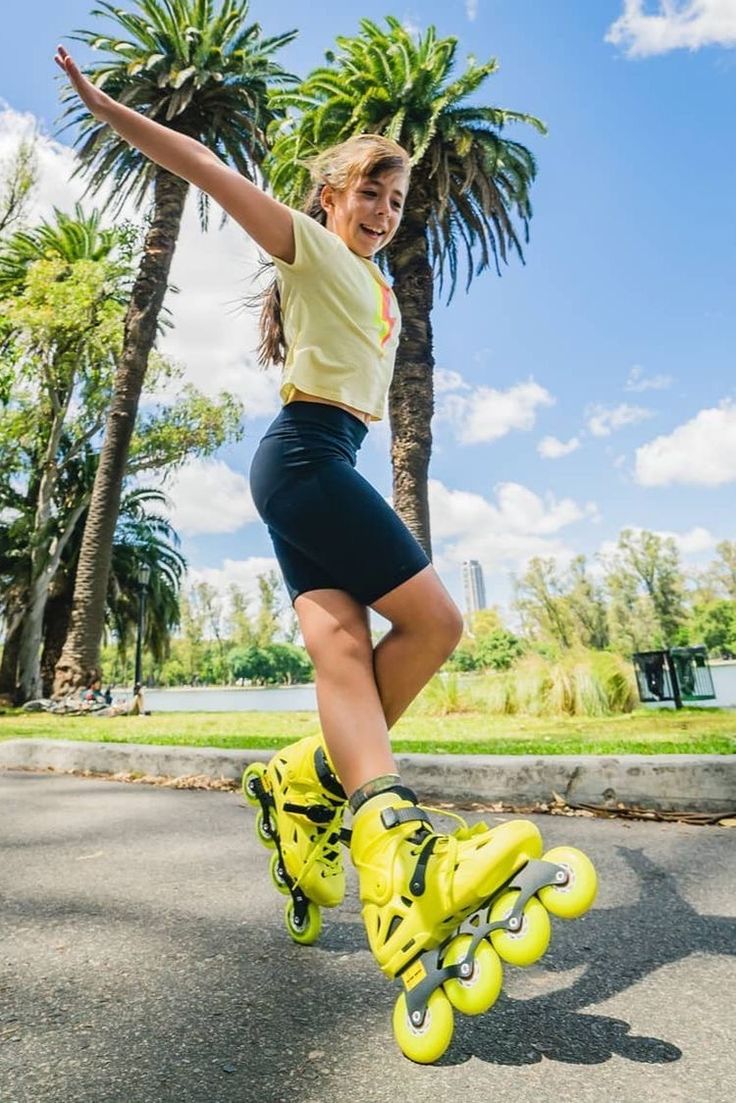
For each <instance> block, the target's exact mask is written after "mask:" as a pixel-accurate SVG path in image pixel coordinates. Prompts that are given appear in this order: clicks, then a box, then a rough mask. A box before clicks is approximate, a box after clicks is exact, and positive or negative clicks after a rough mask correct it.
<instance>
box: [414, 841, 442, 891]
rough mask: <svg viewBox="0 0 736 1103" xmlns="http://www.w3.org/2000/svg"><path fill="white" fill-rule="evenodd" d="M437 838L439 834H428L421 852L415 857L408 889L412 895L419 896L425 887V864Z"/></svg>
mask: <svg viewBox="0 0 736 1103" xmlns="http://www.w3.org/2000/svg"><path fill="white" fill-rule="evenodd" d="M438 839H439V835H430V836H429V838H428V839H427V841H426V843H425V844H424V846H423V847H422V851H421V854H420V855H419V857H418V859H417V864H416V866H415V867H414V873H413V874H412V878H411V881H410V882H409V891H410V892H411V894H412V896H421V895H422V893H423V892H424V889H425V884H426V877H427V865H428V863H429V858H430V855H431V853H432V851H433V850H434V848H435V844H436V843H437V840H438Z"/></svg>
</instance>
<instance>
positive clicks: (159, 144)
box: [54, 46, 294, 264]
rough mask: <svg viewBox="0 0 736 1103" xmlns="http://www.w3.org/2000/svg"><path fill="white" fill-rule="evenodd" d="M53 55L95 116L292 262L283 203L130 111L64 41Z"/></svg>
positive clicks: (204, 149) (290, 225) (288, 216)
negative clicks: (99, 83)
mask: <svg viewBox="0 0 736 1103" xmlns="http://www.w3.org/2000/svg"><path fill="white" fill-rule="evenodd" d="M54 60H55V62H56V64H57V65H58V66H59V67H60V68H61V69H63V70H64V72H65V73H66V75H67V76H68V78H69V80H70V82H71V84H72V86H73V87H74V89H75V91H76V92H77V94H78V95H79V98H80V99H81V100H82V101H83V102H84V103H85V105H86V106H87V108H88V110H89V111H90V112H91V114H92V115H94V117H95V118H96V119H99V120H100V122H103V123H107V124H108V126H111V127H112V128H113V130H115V131H116V132H117V133H118V134H119V135H120V137H121V138H124V139H125V141H126V142H129V143H130V145H132V146H135V148H136V149H139V150H140V151H141V153H143V154H144V155H145V156H146V157H149V158H150V159H151V160H152V161H155V162H156V164H157V165H161V167H162V168H165V169H167V171H168V172H171V173H174V175H175V176H181V177H182V179H184V180H188V181H189V183H190V184H194V185H195V186H196V187H198V188H201V189H202V191H204V192H207V194H208V195H211V196H212V198H213V199H214V200H215V201H216V202H217V203H219V204H220V206H221V207H222V208H223V209H224V210H226V211H227V213H228V214H229V215H231V216H232V218H234V219H235V221H236V222H238V223H240V225H241V226H242V227H243V229H244V230H245V231H246V233H248V234H249V235H250V236H251V237H252V238H253V240H254V241H255V242H256V243H257V244H258V245H260V246H261V248H262V249H264V250H265V251H266V252H267V253H269V254H270V255H271V256H273V257H278V258H279V259H280V260H284V261H286V262H287V264H291V263H292V262H293V260H294V224H293V220H292V217H291V211H290V209H289V208H288V207H287V206H286V205H285V204H284V203H279V201H278V200H277V199H274V198H273V197H272V196H270V195H267V194H266V193H265V192H264V191H261V189H260V188H259V187H257V186H256V185H255V184H252V183H251V182H250V180H246V179H245V177H244V176H241V175H240V173H239V172H234V171H233V169H231V168H229V167H228V166H227V165H226V164H224V162H223V161H221V160H220V159H219V157H216V156H215V154H214V153H212V151H211V150H209V149H207V147H206V146H204V145H202V143H201V142H197V141H196V140H195V139H194V138H188V137H187V136H186V135H184V134H179V133H177V131H175V130H171V129H170V128H169V127H168V126H161V124H160V123H156V122H154V121H153V119H148V118H146V116H145V115H141V114H140V113H139V112H138V111H131V109H130V108H129V107H124V106H123V104H121V103H118V102H117V101H116V100H114V99H112V97H111V96H108V95H107V94H106V93H105V92H103V91H102V89H100V88H96V87H95V86H94V84H92V82H91V81H89V80H87V78H86V77H85V76H84V74H83V73H81V72H80V70H79V68H78V67H77V65H76V63H75V62H74V59H73V58H72V56H71V54H69V53H68V52H67V50H65V49H64V47H63V46H59V47H58V49H57V52H56V57H55V58H54Z"/></svg>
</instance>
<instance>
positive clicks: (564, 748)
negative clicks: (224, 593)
mask: <svg viewBox="0 0 736 1103" xmlns="http://www.w3.org/2000/svg"><path fill="white" fill-rule="evenodd" d="M318 730H319V721H318V719H317V714H316V713H314V712H218V713H215V712H200V713H195V712H178V713H163V712H160V713H157V714H156V715H154V716H136V717H132V716H131V717H126V716H119V717H94V716H50V715H47V714H46V713H32V714H26V713H20V712H11V713H6V714H5V715H4V716H0V739H18V738H25V739H29V738H36V739H85V740H99V741H101V742H114V743H164V744H174V745H183V746H193V747H224V748H228V749H242V748H247V747H258V748H277V747H282V746H285V745H286V744H288V743H291V742H293V741H294V740H295V739H299V738H300V737H301V736H303V735H311V734H312V733H314V732H317V731H318ZM392 742H393V746H394V749H395V750H396V751H415V752H425V753H431V754H438V753H439V754H534V755H536V754H736V712H733V711H728V710H725V709H682V710H681V711H680V712H675V711H673V710H669V709H660V710H656V711H652V710H648V709H639V710H637V711H636V712H633V713H626V714H623V715H615V716H609V717H564V718H559V717H536V716H496V715H489V714H487V713H479V712H463V713H453V714H450V715H449V716H436V715H429V716H428V715H421V714H419V713H411V712H410V713H409V714H408V715H406V716H404V717H402V719H401V720H400V721H399V722H398V724H397V725H396V727H395V728H394V730H393V732H392Z"/></svg>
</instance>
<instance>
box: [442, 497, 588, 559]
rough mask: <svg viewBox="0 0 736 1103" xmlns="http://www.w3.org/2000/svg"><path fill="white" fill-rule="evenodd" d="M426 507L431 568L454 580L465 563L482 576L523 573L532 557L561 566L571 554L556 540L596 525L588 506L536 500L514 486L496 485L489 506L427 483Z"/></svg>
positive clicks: (479, 499) (568, 502) (560, 541)
mask: <svg viewBox="0 0 736 1103" xmlns="http://www.w3.org/2000/svg"><path fill="white" fill-rule="evenodd" d="M429 501H430V513H431V519H432V538H433V541H434V542H435V544H436V545H437V546H438V554H437V556H436V558H435V566H436V568H437V569H438V570H440V571H445V572H447V573H448V574H450V573H452V574H455V573H456V571H457V569H458V567H459V565H460V564H461V563H462V562H463V561H464V560H466V559H477V560H478V561H479V562H480V563H481V564H482V565H483V568H484V570H485V572H486V573H487V575H492V574H497V573H498V572H499V571H500V570H504V571H508V570H523V568H524V566H525V564H526V563H527V562H528V560H529V559H530V558H531V557H532V556H535V555H540V556H551V557H553V558H559V559H560V560H562V561H564V560H567V559H569V558H571V556H572V555H573V554H574V553H573V552H572V550H571V549H569V548H568V547H567V546H566V545H565V543H564V541H563V540H562V539H561V537H560V535H559V534H560V532H561V530H562V529H564V528H566V527H567V526H568V525H571V524H574V523H576V522H578V521H581V520H585V519H587V520H593V521H595V520H597V519H598V511H597V508H596V506H595V505H594V504H593V503H592V502H587V503H585V504H583V505H581V504H579V503H577V502H575V501H573V500H572V499H571V498H563V499H560V500H558V499H556V498H555V496H554V495H553V494H546V495H544V497H540V495H538V494H535V493H534V492H533V491H532V490H529V489H528V488H527V487H525V486H521V485H520V484H519V483H501V484H500V485H499V486H497V487H496V489H495V501H494V502H491V501H489V500H488V499H486V498H484V497H483V496H482V495H480V494H475V493H470V492H468V491H465V490H451V489H449V488H448V487H446V486H444V485H443V484H442V483H441V482H439V481H438V480H437V479H431V480H430V483H429ZM440 545H441V546H440Z"/></svg>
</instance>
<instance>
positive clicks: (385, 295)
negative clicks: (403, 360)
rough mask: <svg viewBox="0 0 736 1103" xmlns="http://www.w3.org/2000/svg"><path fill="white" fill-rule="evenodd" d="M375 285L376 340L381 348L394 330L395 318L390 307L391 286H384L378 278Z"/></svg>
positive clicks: (391, 305)
mask: <svg viewBox="0 0 736 1103" xmlns="http://www.w3.org/2000/svg"><path fill="white" fill-rule="evenodd" d="M374 279H375V277H374ZM375 285H376V291H377V292H378V302H377V308H378V315H377V318H376V321H377V324H378V341H379V344H380V346H381V348H382V349H383V348H385V346H386V342H387V341H389V340H390V339H391V334H392V333H393V331H394V326H395V325H396V322H397V318H396V315H395V314H394V313H393V309H392V307H393V304H392V296H391V288H390V287H386V285H385V284H384V283H381V281H380V280H378V279H376V280H375Z"/></svg>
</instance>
